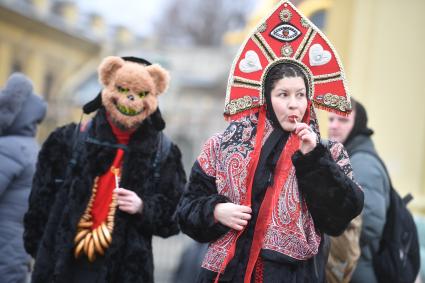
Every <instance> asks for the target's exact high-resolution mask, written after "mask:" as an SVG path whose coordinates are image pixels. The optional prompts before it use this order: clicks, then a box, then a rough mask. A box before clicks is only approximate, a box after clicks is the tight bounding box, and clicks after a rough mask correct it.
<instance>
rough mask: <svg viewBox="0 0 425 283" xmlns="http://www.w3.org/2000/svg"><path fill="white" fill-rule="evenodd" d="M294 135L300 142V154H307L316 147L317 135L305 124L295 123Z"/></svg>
mask: <svg viewBox="0 0 425 283" xmlns="http://www.w3.org/2000/svg"><path fill="white" fill-rule="evenodd" d="M295 134H296V135H298V137H299V138H300V140H301V145H300V151H301V152H302V154H307V153H309V152H310V151H312V150H313V149H314V148H315V147H316V145H317V135H316V133H315V132H314V131H313V130H312V129H311V128H310V127H309V126H308V125H307V124H306V123H297V125H296V127H295Z"/></svg>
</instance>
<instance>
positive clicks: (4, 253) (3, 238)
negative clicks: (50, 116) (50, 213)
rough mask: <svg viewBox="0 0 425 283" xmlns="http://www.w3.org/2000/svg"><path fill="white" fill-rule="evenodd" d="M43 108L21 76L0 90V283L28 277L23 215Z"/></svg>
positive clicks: (27, 80) (22, 280) (12, 79)
mask: <svg viewBox="0 0 425 283" xmlns="http://www.w3.org/2000/svg"><path fill="white" fill-rule="evenodd" d="M46 109H47V104H46V102H45V101H44V100H43V99H42V98H41V97H39V96H38V95H36V94H34V92H33V86H32V83H31V81H30V80H29V79H28V78H27V77H26V76H24V75H23V74H19V73H14V74H12V75H11V76H10V77H9V79H8V81H7V83H6V86H5V88H4V89H2V90H1V91H0V254H1V256H0V282H5V283H6V282H7V283H23V282H26V278H27V276H28V271H29V264H30V257H29V255H27V253H26V252H25V249H24V243H23V239H22V235H23V232H24V227H23V216H24V213H25V211H26V210H27V207H28V196H29V194H30V191H31V184H32V178H33V175H34V172H35V164H36V161H37V154H38V151H39V145H38V143H37V141H36V139H35V136H36V133H37V125H38V124H39V123H41V121H42V120H43V119H44V116H45V114H46Z"/></svg>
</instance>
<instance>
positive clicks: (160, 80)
mask: <svg viewBox="0 0 425 283" xmlns="http://www.w3.org/2000/svg"><path fill="white" fill-rule="evenodd" d="M146 71H148V72H149V74H150V75H151V77H152V78H153V81H154V84H155V87H156V92H157V93H156V95H160V94H161V93H163V92H165V91H166V90H167V88H168V85H169V83H170V74H169V73H168V71H167V70H165V69H164V68H162V67H161V66H160V65H158V64H153V65H150V66H147V67H146Z"/></svg>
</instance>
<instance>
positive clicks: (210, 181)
mask: <svg viewBox="0 0 425 283" xmlns="http://www.w3.org/2000/svg"><path fill="white" fill-rule="evenodd" d="M224 202H230V200H229V199H228V198H227V197H225V196H223V195H219V194H218V193H217V187H216V185H215V178H213V177H210V176H208V175H206V174H205V173H204V172H203V171H202V168H201V167H200V165H199V163H198V162H197V161H196V162H195V164H194V165H193V168H192V172H191V176H190V181H189V184H188V186H187V188H186V190H185V192H184V194H183V196H182V198H181V200H180V203H179V206H178V209H177V216H178V220H179V224H180V228H181V230H182V231H183V232H184V233H185V234H187V235H188V236H190V237H191V238H193V239H194V240H196V241H198V242H202V243H206V242H211V241H215V240H217V239H218V238H220V237H221V236H223V235H224V234H225V233H227V232H228V231H230V228H228V227H226V226H224V225H222V224H221V223H219V222H216V221H215V219H214V208H215V206H216V205H217V204H218V203H224Z"/></svg>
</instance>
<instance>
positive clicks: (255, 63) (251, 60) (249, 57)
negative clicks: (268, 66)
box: [239, 50, 263, 73]
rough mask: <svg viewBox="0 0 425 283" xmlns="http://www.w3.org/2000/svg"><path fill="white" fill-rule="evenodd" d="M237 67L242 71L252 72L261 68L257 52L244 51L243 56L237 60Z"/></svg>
mask: <svg viewBox="0 0 425 283" xmlns="http://www.w3.org/2000/svg"><path fill="white" fill-rule="evenodd" d="M239 69H240V70H241V71H242V72H244V73H252V72H256V71H259V70H261V69H263V67H262V66H261V62H260V58H259V57H258V54H257V53H255V51H252V50H248V51H247V52H246V53H245V58H243V59H242V60H241V61H240V62H239Z"/></svg>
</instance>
